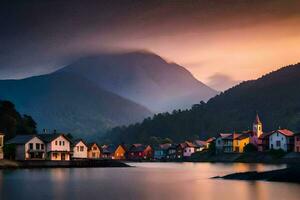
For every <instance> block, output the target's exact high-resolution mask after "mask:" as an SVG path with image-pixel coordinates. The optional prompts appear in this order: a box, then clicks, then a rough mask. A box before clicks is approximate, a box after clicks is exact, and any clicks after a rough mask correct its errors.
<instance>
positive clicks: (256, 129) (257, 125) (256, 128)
mask: <svg viewBox="0 0 300 200" xmlns="http://www.w3.org/2000/svg"><path fill="white" fill-rule="evenodd" d="M253 133H254V135H255V136H257V137H259V136H260V135H261V134H263V129H262V123H261V121H260V119H259V116H258V114H256V117H255V120H254V122H253Z"/></svg>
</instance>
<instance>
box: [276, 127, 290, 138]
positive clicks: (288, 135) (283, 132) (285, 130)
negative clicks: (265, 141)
mask: <svg viewBox="0 0 300 200" xmlns="http://www.w3.org/2000/svg"><path fill="white" fill-rule="evenodd" d="M277 132H279V133H281V134H283V135H285V136H287V137H291V136H294V132H293V131H290V130H288V129H279V130H277Z"/></svg>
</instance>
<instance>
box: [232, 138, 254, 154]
mask: <svg viewBox="0 0 300 200" xmlns="http://www.w3.org/2000/svg"><path fill="white" fill-rule="evenodd" d="M250 137H251V136H250V135H249V134H233V151H234V152H235V153H243V152H244V148H245V146H246V145H247V144H249V143H250Z"/></svg>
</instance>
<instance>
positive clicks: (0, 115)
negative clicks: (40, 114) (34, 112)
mask: <svg viewBox="0 0 300 200" xmlns="http://www.w3.org/2000/svg"><path fill="white" fill-rule="evenodd" d="M0 131H1V132H3V133H4V134H5V139H6V140H8V139H10V138H12V137H14V136H15V135H16V134H36V123H35V121H34V120H33V119H32V117H30V116H29V115H24V116H21V115H20V113H19V112H18V111H17V110H16V109H15V105H14V104H13V103H12V102H10V101H3V100H2V101H1V100H0Z"/></svg>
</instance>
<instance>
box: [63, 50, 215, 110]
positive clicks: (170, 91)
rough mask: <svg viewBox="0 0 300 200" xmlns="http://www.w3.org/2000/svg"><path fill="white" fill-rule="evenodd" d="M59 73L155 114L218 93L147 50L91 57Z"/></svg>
mask: <svg viewBox="0 0 300 200" xmlns="http://www.w3.org/2000/svg"><path fill="white" fill-rule="evenodd" d="M60 71H64V72H68V73H73V74H76V75H78V76H82V77H84V78H86V79H88V80H90V81H92V82H94V83H95V84H97V85H98V86H99V87H102V88H104V89H106V90H108V91H111V92H113V93H116V94H118V95H120V96H123V97H125V98H128V99H130V100H132V101H135V102H137V103H139V104H141V105H144V106H146V107H147V108H149V109H150V110H152V111H154V112H164V111H170V110H173V109H185V108H187V107H189V106H190V105H192V104H195V103H198V102H200V101H201V100H204V101H206V100H208V99H209V98H210V97H213V96H214V95H216V94H217V92H216V91H215V90H213V89H211V88H209V87H208V86H206V85H205V84H203V83H202V82H200V81H198V80H197V79H195V77H194V76H193V75H192V74H191V73H190V72H189V71H187V70H186V69H185V68H184V67H182V66H179V65H177V64H174V63H169V62H167V61H166V60H164V59H163V58H161V57H160V56H158V55H156V54H154V53H152V52H148V51H133V52H122V53H106V54H99V55H92V56H89V57H86V58H82V59H80V60H78V61H77V62H74V63H72V64H70V65H68V66H66V67H65V68H63V69H61V70H60Z"/></svg>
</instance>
